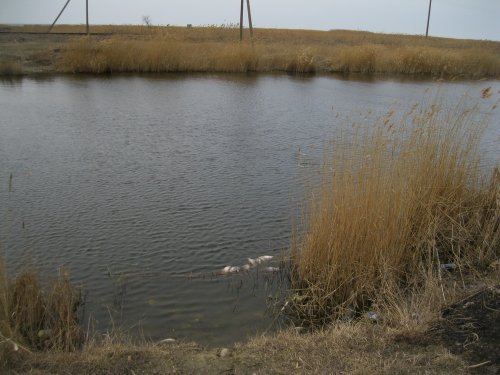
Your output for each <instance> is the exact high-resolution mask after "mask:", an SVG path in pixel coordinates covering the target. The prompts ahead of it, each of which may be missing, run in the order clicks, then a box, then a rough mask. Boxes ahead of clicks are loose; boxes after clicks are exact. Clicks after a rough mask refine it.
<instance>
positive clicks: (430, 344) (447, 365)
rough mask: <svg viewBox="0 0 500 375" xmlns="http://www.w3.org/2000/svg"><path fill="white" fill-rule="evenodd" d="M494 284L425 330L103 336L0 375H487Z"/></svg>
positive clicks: (493, 334) (18, 358)
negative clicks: (208, 339)
mask: <svg viewBox="0 0 500 375" xmlns="http://www.w3.org/2000/svg"><path fill="white" fill-rule="evenodd" d="M499 290H500V286H499V285H497V286H496V287H490V288H486V289H484V290H482V291H480V292H478V293H475V294H473V295H471V296H469V297H468V298H465V299H463V300H461V301H460V302H458V303H455V304H453V305H451V306H449V307H448V308H446V309H444V310H443V313H442V319H440V320H439V321H438V322H437V323H436V324H435V325H433V326H432V328H430V329H429V330H425V331H422V332H414V331H412V330H406V331H405V330H403V331H402V330H397V331H394V330H391V329H390V328H388V327H387V326H384V325H382V324H380V325H379V324H373V322H369V321H360V322H358V323H357V324H344V325H339V326H336V327H332V328H330V329H326V330H324V331H321V332H316V333H307V334H299V333H297V331H295V330H286V331H283V332H281V333H279V334H277V335H276V336H273V337H258V338H255V339H253V340H250V341H249V342H247V343H244V344H236V345H234V346H233V347H231V348H212V349H209V348H203V347H201V346H199V345H197V344H194V343H182V342H176V341H172V340H167V341H165V342H160V343H142V344H139V345H138V344H132V343H129V344H123V343H117V341H114V340H113V339H111V338H108V339H106V340H104V341H103V342H101V343H99V344H96V343H93V344H89V345H88V346H87V347H86V349H84V350H83V351H81V352H74V353H69V354H68V353H57V352H42V353H30V352H27V351H23V350H18V351H17V352H11V353H10V355H11V361H10V365H9V366H8V367H6V368H4V372H3V373H6V374H61V373H71V374H137V375H138V374H179V373H180V374H201V373H203V374H311V373H321V374H323V373H325V374H326V373H339V374H367V373H370V374H429V373H432V374H438V373H439V374H450V375H451V374H453V375H456V374H475V373H477V374H480V373H481V374H483V373H484V374H495V373H498V372H497V371H498V370H499V368H500V362H499V357H498V354H497V350H496V349H497V348H498V344H499V341H498V338H499V337H500V335H499V332H498V329H499V328H498V324H497V323H498V318H499V315H498V314H499V307H500V299H499Z"/></svg>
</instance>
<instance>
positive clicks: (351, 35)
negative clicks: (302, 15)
mask: <svg viewBox="0 0 500 375" xmlns="http://www.w3.org/2000/svg"><path fill="white" fill-rule="evenodd" d="M70 29H71V28H70V27H65V26H61V29H60V30H66V31H68V30H70ZM93 31H95V32H106V33H109V34H108V35H100V36H94V37H91V38H90V39H88V38H86V37H85V38H82V39H81V40H79V39H77V40H75V41H74V42H73V43H71V44H70V45H68V46H67V49H66V53H65V54H64V56H63V59H62V63H61V65H60V68H59V69H61V70H63V71H68V72H87V73H103V72H247V71H255V72H272V71H278V72H291V73H313V72H323V73H331V72H340V73H377V74H412V75H431V76H438V77H456V76H459V77H498V76H499V75H500V43H498V42H491V41H473V40H456V39H446V38H428V39H426V38H423V37H421V36H409V35H391V34H375V33H368V32H355V31H347V30H335V31H310V30H279V29H257V30H255V38H254V42H253V44H251V43H250V42H248V41H246V42H245V43H243V44H240V43H239V41H238V35H239V34H238V31H237V30H235V29H233V28H225V27H208V28H180V27H154V28H144V27H141V26H116V27H111V26H96V27H93Z"/></svg>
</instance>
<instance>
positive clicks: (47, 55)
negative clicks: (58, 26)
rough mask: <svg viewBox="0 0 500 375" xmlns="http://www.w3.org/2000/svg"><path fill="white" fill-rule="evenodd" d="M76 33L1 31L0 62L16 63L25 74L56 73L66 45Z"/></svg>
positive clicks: (5, 63)
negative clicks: (63, 46)
mask: <svg viewBox="0 0 500 375" xmlns="http://www.w3.org/2000/svg"><path fill="white" fill-rule="evenodd" d="M71 38H75V36H74V35H64V34H25V33H0V64H4V65H7V64H15V65H17V66H18V67H19V68H20V71H21V72H22V73H23V74H36V73H54V72H56V69H55V66H56V64H57V61H58V59H59V58H60V55H61V50H62V45H64V44H65V43H66V42H67V41H68V40H70V39H71Z"/></svg>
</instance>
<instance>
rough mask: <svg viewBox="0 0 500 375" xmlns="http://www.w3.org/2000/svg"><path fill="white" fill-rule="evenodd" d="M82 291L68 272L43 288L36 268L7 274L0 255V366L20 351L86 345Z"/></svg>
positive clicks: (62, 348) (64, 349)
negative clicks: (82, 316)
mask: <svg viewBox="0 0 500 375" xmlns="http://www.w3.org/2000/svg"><path fill="white" fill-rule="evenodd" d="M82 304H83V299H82V295H81V292H80V290H78V289H76V288H75V287H74V286H73V285H72V284H71V282H70V280H69V277H68V274H67V273H66V272H64V271H63V270H60V271H59V275H58V277H57V278H56V279H55V280H53V281H52V282H51V283H49V285H48V287H47V288H43V287H42V285H41V283H40V281H39V279H38V275H37V273H36V272H34V271H25V272H23V273H21V274H20V275H18V276H17V277H14V278H9V277H8V276H7V273H6V270H5V267H4V264H3V259H1V257H0V365H5V364H6V363H7V362H8V361H9V359H10V358H11V357H12V355H13V353H15V352H18V351H20V350H21V351H24V352H30V351H32V350H56V351H65V352H68V351H74V350H76V349H77V348H79V347H81V345H82V344H83V334H82V330H81V326H80V320H79V307H80V306H81V305H82Z"/></svg>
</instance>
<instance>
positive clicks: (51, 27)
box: [47, 0, 71, 33]
mask: <svg viewBox="0 0 500 375" xmlns="http://www.w3.org/2000/svg"><path fill="white" fill-rule="evenodd" d="M70 1H71V0H68V1H66V4H64V6H63V8H62V9H61V11H60V12H59V14H58V15H57V17H56V19H55V20H54V22H52V25H50V27H49V31H47V32H49V33H50V32H51V31H52V29H53V27H54V25H55V24H56V22H57V20H58V19H59V17H61V14H63V12H64V9H66V7H67V6H68V4H69V2H70Z"/></svg>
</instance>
